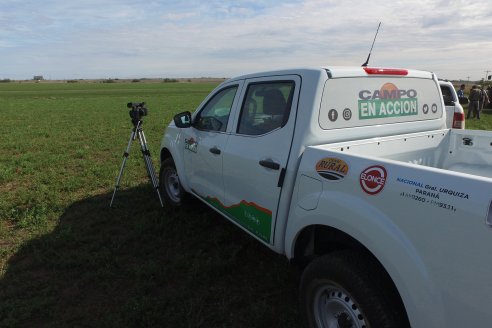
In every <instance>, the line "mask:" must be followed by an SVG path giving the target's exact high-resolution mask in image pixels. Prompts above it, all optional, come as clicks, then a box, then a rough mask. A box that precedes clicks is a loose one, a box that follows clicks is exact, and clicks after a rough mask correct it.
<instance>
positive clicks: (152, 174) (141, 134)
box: [137, 128, 164, 207]
mask: <svg viewBox="0 0 492 328" xmlns="http://www.w3.org/2000/svg"><path fill="white" fill-rule="evenodd" d="M137 133H138V140H139V141H140V147H141V148H142V156H143V158H144V161H145V167H146V168H147V174H148V176H149V179H150V181H151V182H152V186H153V187H154V189H155V191H156V192H157V196H158V197H159V202H160V203H161V207H164V203H163V201H162V197H161V192H160V191H159V179H158V178H157V174H156V173H155V169H154V164H153V163H152V158H151V157H150V151H149V148H148V147H147V140H146V139H145V134H144V132H143V130H142V129H141V128H140V129H139V130H138V132H137Z"/></svg>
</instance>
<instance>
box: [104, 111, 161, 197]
mask: <svg viewBox="0 0 492 328" xmlns="http://www.w3.org/2000/svg"><path fill="white" fill-rule="evenodd" d="M126 107H128V108H130V112H129V114H130V117H131V118H132V123H133V129H132V134H131V135H130V140H129V141H128V146H126V150H125V152H124V153H123V162H122V163H121V167H120V173H118V176H117V177H116V185H115V186H114V191H113V196H112V197H111V203H109V207H113V201H114V197H115V196H116V191H117V190H118V189H119V188H120V180H121V177H122V175H123V169H124V168H125V164H126V160H127V159H128V156H130V146H131V145H132V142H133V141H134V140H136V139H138V141H139V142H140V148H141V149H142V156H143V158H144V162H145V168H146V169H147V175H148V176H149V179H150V182H151V183H152V186H153V187H154V189H155V191H156V192H157V196H159V202H160V203H161V206H162V207H164V203H163V202H162V197H161V193H160V191H159V178H158V176H157V174H156V173H155V169H154V165H153V164H152V158H151V157H150V151H149V147H148V146H147V140H146V139H145V134H144V132H143V129H142V124H143V121H142V117H143V116H147V112H148V110H147V108H145V103H144V102H140V103H134V102H129V103H127V104H126Z"/></svg>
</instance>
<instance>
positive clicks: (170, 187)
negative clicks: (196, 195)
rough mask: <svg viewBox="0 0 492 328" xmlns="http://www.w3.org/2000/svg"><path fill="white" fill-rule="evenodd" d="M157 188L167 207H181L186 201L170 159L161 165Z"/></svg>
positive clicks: (174, 166) (185, 195) (185, 194)
mask: <svg viewBox="0 0 492 328" xmlns="http://www.w3.org/2000/svg"><path fill="white" fill-rule="evenodd" d="M159 188H160V190H161V194H162V200H163V201H164V205H166V206H168V207H181V206H182V205H183V203H184V202H185V201H186V198H187V193H186V191H185V190H184V189H183V186H181V182H180V181H179V176H178V171H177V170H176V165H175V164H174V161H173V159H172V158H168V159H166V160H164V161H163V162H162V163H161V169H160V172H159Z"/></svg>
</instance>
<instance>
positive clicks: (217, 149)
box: [209, 146, 220, 155]
mask: <svg viewBox="0 0 492 328" xmlns="http://www.w3.org/2000/svg"><path fill="white" fill-rule="evenodd" d="M209 150H210V152H211V153H212V154H215V155H220V149H219V148H217V146H214V148H210V149H209Z"/></svg>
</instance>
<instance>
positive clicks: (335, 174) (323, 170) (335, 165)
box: [316, 157, 349, 181]
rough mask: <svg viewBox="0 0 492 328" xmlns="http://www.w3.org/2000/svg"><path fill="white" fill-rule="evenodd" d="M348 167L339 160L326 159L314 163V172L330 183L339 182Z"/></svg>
mask: <svg viewBox="0 0 492 328" xmlns="http://www.w3.org/2000/svg"><path fill="white" fill-rule="evenodd" d="M348 171H349V165H348V164H347V163H346V162H345V161H344V160H341V159H339V158H334V157H326V158H323V159H320V160H319V161H318V163H316V172H318V174H319V175H321V176H322V177H323V178H325V179H327V180H330V181H339V180H342V179H343V178H345V176H346V175H347V173H348Z"/></svg>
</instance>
